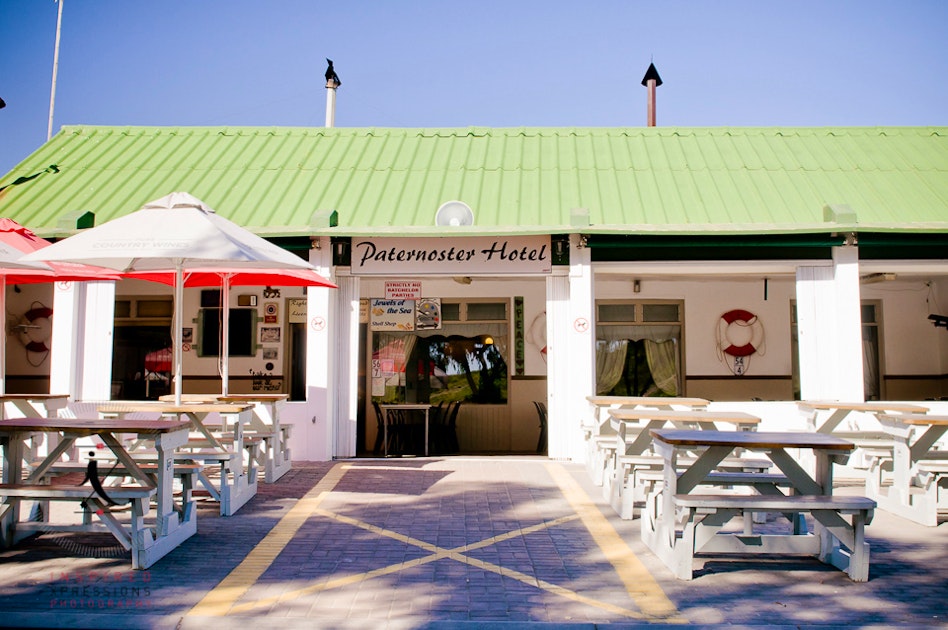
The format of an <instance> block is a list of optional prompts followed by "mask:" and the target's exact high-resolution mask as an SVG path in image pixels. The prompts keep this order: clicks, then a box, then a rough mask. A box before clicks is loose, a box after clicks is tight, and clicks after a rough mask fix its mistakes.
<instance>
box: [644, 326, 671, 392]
mask: <svg viewBox="0 0 948 630" xmlns="http://www.w3.org/2000/svg"><path fill="white" fill-rule="evenodd" d="M645 357H646V358H647V359H648V369H649V371H650V372H651V373H652V380H653V381H655V385H656V386H657V387H658V388H659V389H660V390H662V393H663V394H665V395H666V396H677V395H678V343H677V341H676V340H675V339H669V340H667V341H662V342H655V341H652V340H650V339H646V340H645Z"/></svg>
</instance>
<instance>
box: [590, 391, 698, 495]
mask: <svg viewBox="0 0 948 630" xmlns="http://www.w3.org/2000/svg"><path fill="white" fill-rule="evenodd" d="M586 400H587V401H589V404H590V406H591V407H592V414H591V417H590V418H584V419H583V435H584V437H585V439H586V470H587V471H588V472H589V476H590V478H591V479H592V481H593V483H594V484H595V485H597V486H601V485H603V484H604V483H608V477H609V476H610V475H611V471H612V468H611V467H612V466H613V465H614V461H613V460H614V458H615V454H616V447H617V439H618V435H617V434H616V430H615V429H614V428H613V427H612V425H611V424H610V422H609V415H608V414H607V413H606V411H607V410H609V409H636V408H642V407H644V408H648V409H667V410H672V409H675V408H684V409H702V408H704V407H707V406H708V405H709V404H710V403H709V401H707V400H705V399H704V398H687V397H682V396H674V397H672V396H669V397H666V396H587V397H586Z"/></svg>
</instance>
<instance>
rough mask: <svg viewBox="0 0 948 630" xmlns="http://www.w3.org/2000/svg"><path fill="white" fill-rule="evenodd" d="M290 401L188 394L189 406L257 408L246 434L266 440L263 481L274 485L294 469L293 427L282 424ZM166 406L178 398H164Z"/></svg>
mask: <svg viewBox="0 0 948 630" xmlns="http://www.w3.org/2000/svg"><path fill="white" fill-rule="evenodd" d="M288 399H289V396H288V395H287V394H228V395H226V396H224V395H221V394H185V395H183V396H182V401H183V402H188V403H194V402H198V403H235V404H249V405H253V413H252V415H251V418H250V423H249V424H248V425H247V430H246V433H247V435H249V436H254V437H260V438H261V439H262V440H263V450H262V451H261V460H260V461H259V463H260V465H261V466H262V467H263V480H264V481H265V482H266V483H274V482H276V481H277V480H278V479H280V477H282V476H283V475H285V474H286V473H287V472H289V470H290V468H291V467H292V465H293V462H292V457H291V455H290V443H289V437H290V426H291V425H288V424H281V423H280V412H281V410H282V408H283V405H284V404H285V403H286V401H287V400H288ZM159 400H161V401H162V402H169V401H174V395H169V396H161V397H160V398H159Z"/></svg>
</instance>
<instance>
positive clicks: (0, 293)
mask: <svg viewBox="0 0 948 630" xmlns="http://www.w3.org/2000/svg"><path fill="white" fill-rule="evenodd" d="M49 245H50V242H49V241H47V240H46V239H43V238H40V237H38V236H36V234H34V233H33V232H32V231H30V230H29V229H28V228H26V227H24V226H22V225H20V224H19V223H17V222H16V221H14V220H13V219H7V218H0V313H6V296H7V285H8V284H36V283H40V282H72V281H93V280H118V279H120V278H121V277H122V276H121V274H118V273H116V272H115V271H112V270H111V269H103V268H101V267H92V266H89V265H83V264H73V263H42V262H36V261H32V262H28V261H24V260H23V256H24V255H26V254H29V253H31V252H36V251H38V250H41V249H44V248H46V247H48V246H49ZM6 355H7V353H6V334H0V394H3V393H4V392H5V391H6Z"/></svg>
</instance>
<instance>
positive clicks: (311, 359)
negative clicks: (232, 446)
mask: <svg viewBox="0 0 948 630" xmlns="http://www.w3.org/2000/svg"><path fill="white" fill-rule="evenodd" d="M317 243H319V245H320V247H319V249H316V248H313V249H310V250H309V262H310V264H312V265H313V266H314V267H316V270H317V271H318V272H319V273H320V274H321V275H322V276H324V277H326V278H331V277H332V276H331V275H330V271H331V263H332V252H331V251H330V246H329V239H328V238H320V239H319V240H318V241H317ZM334 281H335V280H334ZM306 297H307V300H306V303H307V308H306V410H307V411H306V416H308V417H309V422H306V421H305V419H304V421H303V422H301V425H302V426H299V427H298V428H297V429H296V430H294V432H293V434H292V437H291V439H292V440H293V442H297V443H298V442H302V443H303V444H300V447H302V448H301V449H300V450H302V451H303V452H302V454H301V455H302V456H298V455H297V454H296V451H294V455H293V458H294V459H310V460H314V461H328V460H330V459H332V456H333V452H332V451H333V413H334V404H333V403H334V400H335V397H334V396H333V395H332V392H333V387H334V382H333V381H334V379H333V378H332V375H333V374H334V368H335V366H334V365H333V358H334V351H333V344H332V343H331V340H333V339H338V337H337V336H336V334H335V333H336V329H335V327H336V324H337V322H335V321H333V317H332V313H333V304H334V300H335V297H336V296H335V289H329V290H327V289H326V288H325V287H309V288H308V289H307V291H306ZM297 448H299V447H297Z"/></svg>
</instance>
